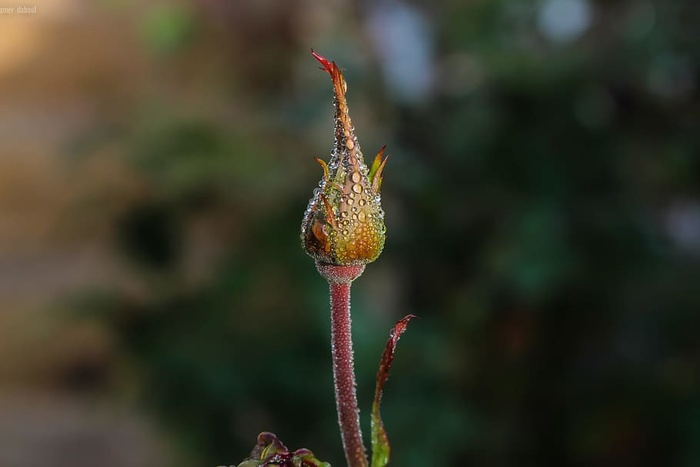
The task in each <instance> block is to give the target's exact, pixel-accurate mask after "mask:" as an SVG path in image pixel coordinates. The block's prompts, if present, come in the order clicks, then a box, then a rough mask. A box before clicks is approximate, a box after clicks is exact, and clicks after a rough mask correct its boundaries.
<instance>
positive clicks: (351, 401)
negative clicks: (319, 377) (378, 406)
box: [318, 265, 368, 467]
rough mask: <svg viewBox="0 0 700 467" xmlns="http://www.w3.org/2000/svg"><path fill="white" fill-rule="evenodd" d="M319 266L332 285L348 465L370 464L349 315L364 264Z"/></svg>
mask: <svg viewBox="0 0 700 467" xmlns="http://www.w3.org/2000/svg"><path fill="white" fill-rule="evenodd" d="M318 269H319V271H320V272H321V274H322V275H323V276H324V277H325V278H326V279H328V284H329V285H330V295H331V345H332V347H331V348H332V352H333V380H334V383H335V402H336V407H337V409H338V424H339V425H340V434H341V438H342V440H343V449H344V450H345V459H346V460H347V463H348V466H349V467H367V465H368V464H367V451H366V449H365V446H364V444H363V443H362V431H361V430H360V411H359V409H358V407H357V395H356V392H355V370H354V365H353V351H352V323H351V318H350V284H351V283H352V280H353V279H355V278H356V277H357V276H359V275H360V274H361V273H362V271H363V270H364V266H330V265H323V266H319V268H318Z"/></svg>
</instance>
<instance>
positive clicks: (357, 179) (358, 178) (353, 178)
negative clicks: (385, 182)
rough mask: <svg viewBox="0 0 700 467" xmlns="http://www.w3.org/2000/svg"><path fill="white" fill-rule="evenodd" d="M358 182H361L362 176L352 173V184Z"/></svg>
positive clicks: (358, 173)
mask: <svg viewBox="0 0 700 467" xmlns="http://www.w3.org/2000/svg"><path fill="white" fill-rule="evenodd" d="M360 180H362V176H361V175H360V172H353V173H352V182H353V183H360Z"/></svg>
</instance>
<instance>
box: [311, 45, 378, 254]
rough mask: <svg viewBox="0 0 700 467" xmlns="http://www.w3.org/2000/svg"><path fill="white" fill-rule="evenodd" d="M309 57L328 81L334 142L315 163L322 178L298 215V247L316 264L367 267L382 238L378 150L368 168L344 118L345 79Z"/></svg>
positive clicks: (332, 65)
mask: <svg viewBox="0 0 700 467" xmlns="http://www.w3.org/2000/svg"><path fill="white" fill-rule="evenodd" d="M312 53H313V56H314V57H315V58H316V59H317V60H318V61H319V62H321V64H322V65H323V69H324V70H325V71H327V72H328V74H330V76H331V79H332V80H333V90H334V105H335V143H334V146H333V151H332V152H331V158H330V161H329V162H328V164H326V162H324V161H323V160H321V159H318V158H317V159H316V160H317V161H318V163H319V164H320V165H321V167H322V168H323V178H322V179H321V181H320V183H319V186H318V188H316V189H315V190H314V194H313V197H312V198H311V200H310V201H309V205H308V207H307V209H306V212H305V213H304V219H303V221H302V224H301V241H302V245H303V247H304V249H305V250H306V252H307V253H308V254H309V255H310V256H312V257H313V258H314V259H315V260H316V262H317V263H322V264H334V265H360V264H367V263H370V262H372V261H374V260H375V259H377V257H378V256H379V254H380V253H381V252H382V248H384V240H385V238H386V227H385V226H384V211H383V210H382V206H381V197H380V195H379V190H380V188H381V183H382V171H383V169H384V165H385V164H386V158H384V157H383V155H384V148H382V149H381V150H380V151H379V154H377V156H376V157H375V159H374V162H373V163H372V166H371V167H370V168H369V169H368V168H367V165H366V164H365V162H364V157H363V155H362V151H360V145H359V143H358V141H357V138H356V137H355V134H354V128H353V126H352V121H351V120H350V115H349V114H348V105H347V101H346V100H345V93H346V91H347V84H346V82H345V79H344V78H343V75H342V73H341V72H340V69H339V68H338V66H337V65H336V64H335V62H329V61H328V60H326V59H325V58H323V57H322V56H320V55H318V54H317V53H315V52H312Z"/></svg>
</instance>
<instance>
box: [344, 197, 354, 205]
mask: <svg viewBox="0 0 700 467" xmlns="http://www.w3.org/2000/svg"><path fill="white" fill-rule="evenodd" d="M345 202H346V203H348V204H353V203H354V202H355V200H354V199H352V197H350V198H348V199H347V201H345Z"/></svg>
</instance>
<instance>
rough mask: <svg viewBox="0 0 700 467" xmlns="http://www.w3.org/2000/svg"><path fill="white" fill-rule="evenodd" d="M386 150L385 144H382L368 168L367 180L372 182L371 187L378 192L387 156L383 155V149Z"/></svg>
mask: <svg viewBox="0 0 700 467" xmlns="http://www.w3.org/2000/svg"><path fill="white" fill-rule="evenodd" d="M385 150H386V145H385V146H382V148H381V149H380V150H379V152H378V153H377V155H376V156H374V160H373V161H372V165H371V166H370V168H369V182H370V183H371V184H372V189H373V190H374V192H375V193H379V191H380V190H381V188H382V179H383V178H384V177H383V176H382V172H383V171H384V166H385V165H386V161H387V160H388V159H389V156H387V157H384V151H385Z"/></svg>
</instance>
